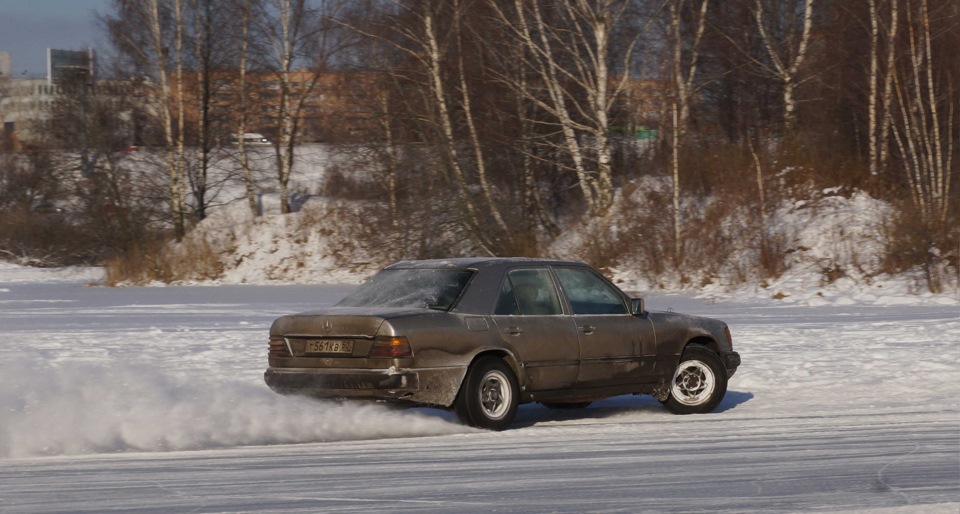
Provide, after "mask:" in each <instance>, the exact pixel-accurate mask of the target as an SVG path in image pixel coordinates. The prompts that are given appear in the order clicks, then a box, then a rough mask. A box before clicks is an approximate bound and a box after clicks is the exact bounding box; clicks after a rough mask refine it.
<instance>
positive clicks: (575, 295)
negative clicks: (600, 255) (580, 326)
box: [556, 268, 628, 314]
mask: <svg viewBox="0 0 960 514" xmlns="http://www.w3.org/2000/svg"><path fill="white" fill-rule="evenodd" d="M556 271H557V277H558V278H559V279H560V284H561V285H562V286H563V291H564V292H565V293H566V295H567V300H569V301H570V307H571V308H572V309H573V313H574V314H627V312H628V311H627V306H626V305H624V303H623V298H622V297H621V296H620V295H619V294H618V293H617V292H616V290H615V289H613V288H612V287H610V284H607V283H606V281H604V280H603V279H601V278H600V277H598V276H596V275H595V274H593V273H592V272H590V271H588V270H585V269H578V268H557V270H556Z"/></svg>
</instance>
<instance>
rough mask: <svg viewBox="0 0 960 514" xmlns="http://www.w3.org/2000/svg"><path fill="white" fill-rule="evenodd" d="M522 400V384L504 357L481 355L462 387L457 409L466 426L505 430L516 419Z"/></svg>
mask: <svg viewBox="0 0 960 514" xmlns="http://www.w3.org/2000/svg"><path fill="white" fill-rule="evenodd" d="M519 403H520V387H519V385H518V384H517V378H516V377H515V376H514V374H513V370H512V369H510V366H509V365H507V363H506V362H504V361H503V359H500V358H498V357H493V356H490V357H481V358H480V359H479V360H478V361H476V362H475V363H474V364H473V365H472V366H470V370H469V371H467V377H466V379H464V381H463V385H462V386H461V387H460V393H459V394H457V399H456V400H455V401H454V404H453V406H454V411H456V413H457V417H458V418H459V419H460V421H461V422H462V423H464V424H466V425H470V426H473V427H477V428H485V429H487V430H503V429H505V428H507V427H508V426H509V425H510V423H512V422H513V418H514V417H515V416H516V415H517V406H518V404H519Z"/></svg>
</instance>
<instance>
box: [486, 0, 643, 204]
mask: <svg viewBox="0 0 960 514" xmlns="http://www.w3.org/2000/svg"><path fill="white" fill-rule="evenodd" d="M489 3H490V6H491V8H492V9H493V10H494V11H495V12H496V13H497V16H498V18H499V20H500V21H501V23H503V24H504V26H506V27H508V28H509V30H510V32H511V33H512V34H513V36H514V37H515V38H516V40H517V41H518V44H520V45H522V47H523V48H525V49H526V52H525V53H523V54H522V59H523V61H522V62H523V64H524V65H525V66H526V67H527V69H528V70H529V71H530V72H531V74H532V76H533V77H535V78H534V79H532V80H531V81H527V82H519V83H518V82H517V77H515V76H511V75H507V74H504V75H503V77H502V78H503V80H504V81H506V82H507V83H510V84H511V85H512V87H513V88H514V90H515V91H517V92H518V93H519V94H521V95H523V96H524V97H525V98H526V99H527V100H528V101H530V102H533V103H534V104H535V105H537V107H538V108H539V109H540V110H542V111H543V112H545V113H548V114H549V116H550V117H551V118H552V119H553V123H555V124H556V125H557V128H558V130H559V132H560V133H561V134H562V140H563V143H562V144H561V145H560V148H559V149H562V150H563V151H564V152H565V153H566V154H567V155H568V156H569V158H570V162H571V166H572V168H573V170H574V172H575V173H576V176H577V181H578V184H579V187H580V190H581V192H582V194H583V197H584V199H585V201H586V204H587V208H588V211H589V212H590V213H591V214H592V215H595V216H602V215H604V214H606V213H607V212H608V211H609V209H610V207H611V206H612V205H613V192H614V188H613V170H612V166H611V147H610V111H611V109H612V106H613V103H614V102H615V101H616V99H617V97H618V95H619V94H620V93H621V92H622V91H623V89H624V86H625V84H626V81H627V80H628V79H629V74H628V73H622V74H621V76H620V77H619V78H615V77H613V76H612V74H611V71H610V68H609V66H610V61H611V56H612V55H613V54H612V43H611V37H612V35H613V31H614V28H615V27H616V26H618V24H619V23H620V22H621V20H622V19H623V17H624V13H625V11H626V7H627V5H628V4H627V3H626V2H619V1H616V0H562V1H558V2H555V3H553V4H552V5H547V4H542V3H541V2H527V1H524V0H515V1H514V2H513V5H512V6H509V7H508V5H509V4H506V3H505V2H498V1H495V0H490V2H489ZM545 9H549V10H550V11H549V13H546V12H544V10H545ZM635 42H636V39H634V40H633V41H632V42H630V43H629V44H628V45H627V50H626V51H625V54H624V64H623V66H622V69H623V70H629V69H630V66H629V61H630V57H631V54H632V50H633V46H634V44H635ZM534 81H535V83H536V85H537V86H539V87H542V88H543V89H545V90H546V96H545V97H544V96H543V95H541V94H539V91H538V88H531V87H529V86H530V85H531V82H534Z"/></svg>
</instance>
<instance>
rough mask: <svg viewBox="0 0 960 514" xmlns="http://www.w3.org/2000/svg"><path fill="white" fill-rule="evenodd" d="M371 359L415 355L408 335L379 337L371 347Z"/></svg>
mask: <svg viewBox="0 0 960 514" xmlns="http://www.w3.org/2000/svg"><path fill="white" fill-rule="evenodd" d="M367 356H368V357H370V358H371V359H399V358H402V357H413V349H412V348H410V341H407V338H406V337H402V336H401V337H378V338H377V339H376V340H375V341H374V342H373V346H371V347H370V354H369V355H367Z"/></svg>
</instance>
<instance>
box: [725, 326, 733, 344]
mask: <svg viewBox="0 0 960 514" xmlns="http://www.w3.org/2000/svg"><path fill="white" fill-rule="evenodd" d="M723 331H724V332H726V333H727V342H728V343H730V349H731V350H733V335H731V334H730V327H728V326H726V325H724V326H723Z"/></svg>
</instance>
